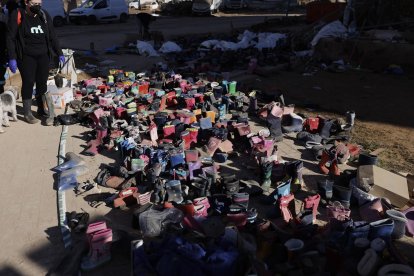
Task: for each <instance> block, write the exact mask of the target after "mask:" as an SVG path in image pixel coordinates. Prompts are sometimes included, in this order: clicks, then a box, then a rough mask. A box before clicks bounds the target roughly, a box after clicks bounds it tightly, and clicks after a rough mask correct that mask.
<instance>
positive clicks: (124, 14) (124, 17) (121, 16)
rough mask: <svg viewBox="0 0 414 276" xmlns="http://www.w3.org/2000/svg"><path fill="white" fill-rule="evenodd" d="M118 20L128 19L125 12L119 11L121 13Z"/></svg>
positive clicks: (124, 20) (125, 20) (123, 21)
mask: <svg viewBox="0 0 414 276" xmlns="http://www.w3.org/2000/svg"><path fill="white" fill-rule="evenodd" d="M119 21H121V23H125V22H127V21H128V15H127V14H126V13H121V15H120V16H119Z"/></svg>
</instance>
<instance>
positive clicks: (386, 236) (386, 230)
mask: <svg viewBox="0 0 414 276" xmlns="http://www.w3.org/2000/svg"><path fill="white" fill-rule="evenodd" d="M370 225H371V227H370V229H369V235H368V238H369V239H370V240H373V239H376V238H381V239H383V240H385V241H389V240H390V238H391V235H392V233H393V231H394V221H393V220H392V219H382V220H378V221H375V222H371V224H370Z"/></svg>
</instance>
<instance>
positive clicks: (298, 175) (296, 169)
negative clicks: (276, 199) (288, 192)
mask: <svg viewBox="0 0 414 276" xmlns="http://www.w3.org/2000/svg"><path fill="white" fill-rule="evenodd" d="M302 170H303V162H302V161H300V160H297V161H293V162H290V163H289V164H287V166H286V173H287V174H288V175H289V176H290V177H292V186H291V189H292V192H293V193H295V192H297V191H299V190H301V189H302V186H303V177H302Z"/></svg>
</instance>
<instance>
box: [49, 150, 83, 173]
mask: <svg viewBox="0 0 414 276" xmlns="http://www.w3.org/2000/svg"><path fill="white" fill-rule="evenodd" d="M65 159H66V161H65V162H63V163H62V164H60V165H58V166H56V167H54V168H53V169H52V170H56V171H60V172H62V171H65V170H68V169H72V168H74V167H77V166H82V165H85V161H84V160H83V159H82V158H81V157H80V156H78V155H76V154H75V153H73V152H67V153H66V154H65Z"/></svg>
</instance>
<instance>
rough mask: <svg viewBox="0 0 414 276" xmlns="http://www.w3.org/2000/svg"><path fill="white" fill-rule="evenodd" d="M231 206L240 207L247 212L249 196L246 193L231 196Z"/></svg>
mask: <svg viewBox="0 0 414 276" xmlns="http://www.w3.org/2000/svg"><path fill="white" fill-rule="evenodd" d="M231 198H232V202H233V204H236V205H239V206H241V207H242V208H243V209H244V210H246V211H247V209H248V208H249V194H248V193H235V194H233V195H232V196H231Z"/></svg>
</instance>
